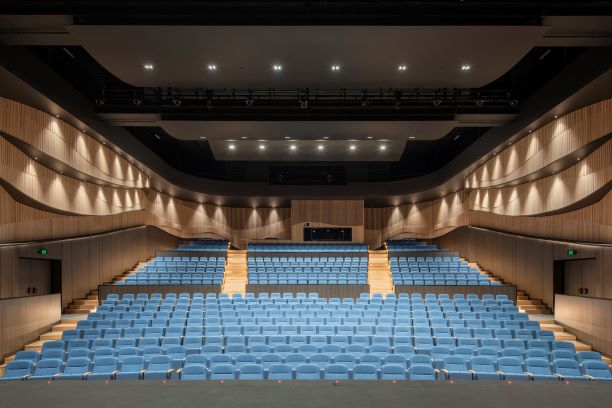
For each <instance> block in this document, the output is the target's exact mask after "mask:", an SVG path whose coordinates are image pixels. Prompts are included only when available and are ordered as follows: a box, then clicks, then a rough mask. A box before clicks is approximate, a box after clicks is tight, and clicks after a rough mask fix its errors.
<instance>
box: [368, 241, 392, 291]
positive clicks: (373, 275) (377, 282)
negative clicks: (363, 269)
mask: <svg viewBox="0 0 612 408" xmlns="http://www.w3.org/2000/svg"><path fill="white" fill-rule="evenodd" d="M369 255H370V258H369V260H368V283H369V284H370V294H374V293H382V294H387V293H393V284H392V281H391V267H390V265H389V256H388V252H387V250H386V249H382V250H376V251H369Z"/></svg>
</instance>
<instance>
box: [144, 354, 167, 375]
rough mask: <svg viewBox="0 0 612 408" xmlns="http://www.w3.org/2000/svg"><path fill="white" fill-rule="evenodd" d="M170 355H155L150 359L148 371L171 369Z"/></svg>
mask: <svg viewBox="0 0 612 408" xmlns="http://www.w3.org/2000/svg"><path fill="white" fill-rule="evenodd" d="M170 363H171V360H170V357H169V356H165V355H155V356H153V357H151V359H150V360H149V364H148V366H147V371H167V370H169V369H170Z"/></svg>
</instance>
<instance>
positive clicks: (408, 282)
mask: <svg viewBox="0 0 612 408" xmlns="http://www.w3.org/2000/svg"><path fill="white" fill-rule="evenodd" d="M393 285H395V286H499V285H501V282H499V281H488V280H408V279H406V280H401V281H400V280H396V279H394V280H393Z"/></svg>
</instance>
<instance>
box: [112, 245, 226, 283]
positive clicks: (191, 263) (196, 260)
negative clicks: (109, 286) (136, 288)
mask: <svg viewBox="0 0 612 408" xmlns="http://www.w3.org/2000/svg"><path fill="white" fill-rule="evenodd" d="M172 252H174V253H175V254H176V253H182V256H158V257H156V258H155V260H153V261H150V262H148V263H147V264H146V265H145V266H143V267H142V268H140V269H139V270H138V271H136V273H133V274H130V275H128V276H127V277H126V279H125V280H123V281H117V282H116V284H117V285H221V284H223V276H224V272H225V264H226V259H227V241H220V240H199V241H193V242H189V243H188V244H182V245H179V246H178V247H177V248H176V249H175V250H173V251H172ZM193 252H206V253H208V255H207V256H192V253H193Z"/></svg>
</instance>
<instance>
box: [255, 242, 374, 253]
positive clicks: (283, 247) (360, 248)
mask: <svg viewBox="0 0 612 408" xmlns="http://www.w3.org/2000/svg"><path fill="white" fill-rule="evenodd" d="M247 251H248V252H367V251H368V246H367V245H365V244H288V243H287V244H267V243H265V244H264V243H250V244H249V245H248V247H247Z"/></svg>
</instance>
